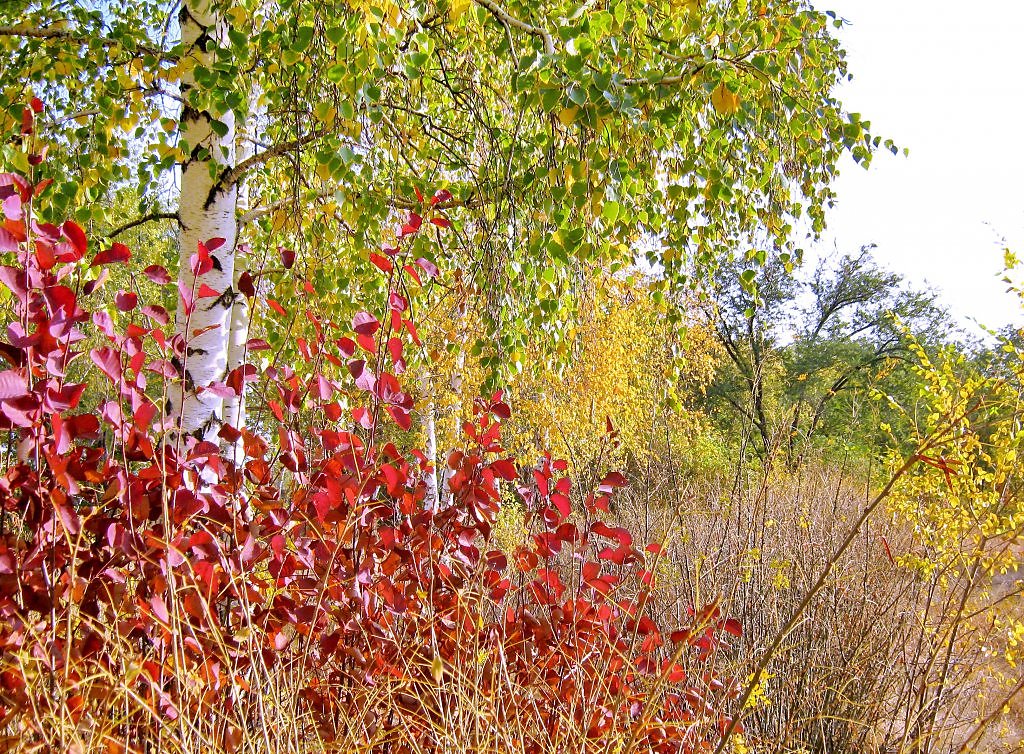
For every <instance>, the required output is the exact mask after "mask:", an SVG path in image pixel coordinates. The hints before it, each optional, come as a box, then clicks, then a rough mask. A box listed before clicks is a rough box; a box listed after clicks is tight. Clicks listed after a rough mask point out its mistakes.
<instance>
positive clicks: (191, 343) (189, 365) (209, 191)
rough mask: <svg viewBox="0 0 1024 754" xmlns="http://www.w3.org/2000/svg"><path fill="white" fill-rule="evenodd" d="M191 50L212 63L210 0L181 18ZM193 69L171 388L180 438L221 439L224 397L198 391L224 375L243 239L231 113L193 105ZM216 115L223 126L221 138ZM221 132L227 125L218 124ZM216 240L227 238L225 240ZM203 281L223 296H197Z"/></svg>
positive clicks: (187, 100)
mask: <svg viewBox="0 0 1024 754" xmlns="http://www.w3.org/2000/svg"><path fill="white" fill-rule="evenodd" d="M179 18H180V22H181V38H182V42H183V44H184V48H185V50H186V55H187V56H188V57H190V58H192V59H194V61H195V65H196V66H203V67H210V66H211V65H212V63H213V62H214V52H215V49H216V47H217V46H218V43H221V42H223V40H224V37H225V35H226V26H225V24H224V21H223V19H222V18H220V17H219V15H218V14H217V13H215V12H214V11H213V9H212V7H211V3H210V2H209V1H208V0H194V1H193V2H186V3H185V4H184V5H183V6H182V8H181V12H180V15H179ZM192 70H193V67H187V68H186V72H185V73H184V74H183V75H182V80H181V95H182V99H183V101H184V104H183V106H182V113H181V137H182V142H183V145H184V147H185V148H186V150H187V155H188V156H187V157H186V158H185V161H184V162H183V163H182V165H181V197H180V199H179V217H180V220H181V234H180V236H179V252H180V256H181V264H180V270H179V274H178V281H179V285H180V287H181V290H182V292H183V294H182V300H180V301H179V305H178V312H177V316H176V320H175V331H176V333H177V334H178V335H179V336H181V340H182V342H183V347H182V354H181V357H180V359H181V370H182V382H181V386H180V388H178V387H176V388H174V389H172V391H171V396H170V400H171V410H172V412H173V413H172V415H173V416H175V417H177V421H178V423H179V431H180V433H181V434H182V435H186V434H188V435H193V436H195V437H198V438H202V439H207V440H212V441H216V437H217V432H218V431H219V429H220V424H221V421H222V420H223V414H222V411H223V399H222V398H220V397H218V396H217V394H216V393H214V392H211V391H206V392H198V389H200V388H203V387H206V386H208V385H209V384H210V383H212V382H216V381H220V380H223V379H224V377H225V374H226V367H227V357H228V337H229V317H230V313H231V308H232V303H233V298H234V295H233V291H234V288H233V287H232V286H233V283H234V261H235V246H236V243H237V240H238V219H237V214H236V198H237V190H236V187H235V185H234V184H233V183H232V184H231V185H227V186H222V185H221V184H220V182H219V180H218V177H219V176H220V175H221V174H223V172H224V171H225V169H230V168H231V167H233V166H234V157H235V155H234V153H235V142H234V137H235V135H234V130H235V118H234V113H232V112H231V111H230V110H229V111H227V112H225V113H223V114H214V113H211V112H210V111H208V110H205V109H199V108H197V107H196V106H195V104H193V103H194V101H195V100H193V99H192V97H194V95H195V94H196V92H195V89H196V81H195V76H194V74H193V73H192ZM214 119H216V120H218V121H220V123H222V124H223V125H224V126H226V132H223V133H222V135H218V134H217V133H216V132H215V131H214V130H213V127H212V124H213V121H214ZM221 130H222V131H224V129H223V128H222V129H221ZM213 239H223V241H222V242H220V245H217V242H216V241H214V242H213V243H211V241H213ZM201 243H202V244H209V245H211V246H215V247H216V248H213V249H211V253H210V257H211V259H210V261H211V262H212V268H210V269H208V270H204V269H202V268H199V271H200V274H199V275H198V276H196V275H195V274H194V273H193V270H194V269H196V268H195V266H194V265H195V262H194V260H195V259H196V254H197V250H198V248H199V244H201ZM203 286H208V287H209V288H210V289H212V290H213V291H216V292H217V294H218V295H216V296H212V295H204V296H203V297H200V292H201V290H202V289H203Z"/></svg>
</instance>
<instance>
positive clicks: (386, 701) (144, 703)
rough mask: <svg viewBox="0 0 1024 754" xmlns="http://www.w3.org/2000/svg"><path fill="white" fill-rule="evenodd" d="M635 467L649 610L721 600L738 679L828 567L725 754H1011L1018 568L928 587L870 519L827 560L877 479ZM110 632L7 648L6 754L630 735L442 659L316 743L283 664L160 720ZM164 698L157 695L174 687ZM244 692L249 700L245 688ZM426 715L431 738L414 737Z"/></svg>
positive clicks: (420, 747) (511, 742)
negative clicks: (654, 599) (663, 542)
mask: <svg viewBox="0 0 1024 754" xmlns="http://www.w3.org/2000/svg"><path fill="white" fill-rule="evenodd" d="M638 476H640V477H641V478H638V479H636V480H635V482H634V484H633V485H632V486H631V488H630V491H629V492H628V493H627V494H626V495H624V496H623V497H622V498H621V499H620V501H619V507H618V508H617V511H616V515H617V516H618V518H619V519H621V520H622V522H623V523H628V524H630V525H631V526H633V528H634V529H636V530H637V531H638V533H639V534H640V535H641V536H643V537H646V538H647V539H650V540H658V539H659V538H662V537H663V536H666V535H667V542H668V543H669V556H668V557H667V558H665V559H663V560H662V561H661V562H660V566H659V573H658V579H659V585H660V586H659V589H658V597H659V608H658V609H659V611H660V612H661V616H662V618H663V619H664V622H665V623H666V624H672V623H685V622H686V620H687V610H688V608H690V607H691V606H694V605H701V604H704V603H705V602H707V601H708V600H710V599H712V598H716V597H721V598H722V599H723V606H724V609H725V612H726V613H727V614H730V615H732V616H734V617H736V618H738V619H739V620H740V621H741V623H742V626H743V638H742V642H741V643H740V644H739V646H736V647H733V648H732V649H731V650H730V654H729V656H728V658H727V662H728V670H729V672H730V673H731V674H732V675H733V677H735V678H736V679H737V681H738V682H739V683H740V684H741V685H742V683H743V682H744V681H745V680H746V681H749V679H750V677H751V673H752V672H753V669H754V667H755V666H756V664H757V663H758V661H759V660H760V658H762V657H763V655H764V653H765V650H766V648H767V647H769V645H771V643H772V641H773V639H774V638H775V637H776V636H777V635H778V634H779V631H780V629H781V628H782V627H783V626H785V625H786V623H787V620H788V619H789V618H790V617H791V616H792V615H793V614H794V612H795V611H797V610H799V609H800V606H801V603H802V601H803V600H804V597H805V596H806V595H807V593H808V590H810V589H812V587H813V585H814V584H815V581H816V579H817V578H818V577H819V575H820V574H821V573H822V572H823V570H824V569H825V568H826V567H827V566H828V565H829V564H830V562H834V567H833V568H832V574H831V576H830V577H829V578H828V579H827V580H826V581H825V583H824V586H823V588H822V589H821V590H820V591H819V592H818V593H817V595H816V597H815V598H814V599H813V600H811V601H810V602H809V603H808V604H807V606H806V608H805V609H803V610H802V614H801V615H800V617H799V620H798V621H797V622H796V623H795V625H794V626H793V628H792V630H790V631H789V632H788V634H787V635H786V636H785V637H784V641H783V642H782V643H781V644H780V645H779V650H778V651H777V652H776V653H775V654H774V656H773V658H772V659H771V661H770V662H769V663H768V664H767V666H766V672H765V675H764V676H763V678H762V679H761V682H760V684H758V686H757V688H756V689H755V690H754V691H753V693H752V694H751V695H750V700H749V702H748V705H747V709H746V711H745V718H744V727H745V731H744V733H743V735H742V737H739V738H737V739H736V740H735V741H734V742H733V743H730V744H729V745H728V746H727V748H726V749H725V750H726V751H729V750H733V749H735V750H736V751H742V750H748V751H757V752H766V753H767V752H779V753H780V754H781V753H782V752H794V753H795V752H837V753H846V752H849V753H852V752H869V753H870V752H876V753H878V754H882V753H883V752H884V753H886V754H889V753H896V752H898V753H899V754H940V753H943V752H951V753H952V752H960V751H964V752H967V751H976V752H992V753H993V754H997V753H1001V752H1006V753H1007V754H1008V753H1009V752H1014V751H1020V750H1021V748H1020V741H1021V732H1022V731H1024V714H1022V712H1024V694H1019V693H1018V694H1016V696H1014V689H1016V690H1017V691H1019V690H1020V688H1019V684H1018V685H1015V684H1017V682H1018V680H1019V669H1014V668H1011V667H1009V666H1008V665H1007V664H1006V662H1005V660H1004V659H1002V656H1001V655H1002V653H1003V652H1004V650H1005V637H1004V633H1005V632H1003V631H1002V628H1001V624H1000V620H999V619H998V616H999V615H1005V614H1011V615H1014V614H1015V615H1017V616H1021V614H1022V612H1021V604H1020V593H1019V589H1020V584H1019V582H1018V581H1017V580H1016V577H1015V574H1009V575H1000V576H996V577H995V578H993V576H992V575H990V574H984V573H980V572H978V570H977V569H972V567H971V563H972V559H971V558H970V557H969V556H970V555H971V553H970V552H967V551H965V557H964V558H963V559H962V560H961V562H960V565H959V566H957V567H954V568H951V569H948V570H946V571H944V572H941V573H936V574H933V575H931V576H929V577H924V576H922V575H920V574H918V573H915V572H913V571H911V570H909V569H907V568H904V567H901V566H900V565H898V562H897V561H898V560H899V557H900V555H901V554H902V553H906V552H909V551H912V550H913V548H915V547H916V543H915V539H914V537H913V536H912V534H911V533H910V532H908V531H907V530H906V529H905V528H902V527H900V526H898V525H896V524H895V523H893V522H891V521H887V520H885V515H884V512H883V511H881V510H880V511H879V515H878V516H877V518H874V519H869V521H868V523H867V525H866V526H865V527H864V528H863V530H862V531H861V532H860V533H859V535H858V536H857V538H856V539H855V541H854V543H853V545H852V546H851V547H849V548H848V549H847V550H846V551H845V552H844V553H843V554H842V555H841V556H839V557H838V558H836V557H835V554H836V551H837V548H838V547H839V546H840V543H841V542H842V541H843V539H844V538H845V537H846V535H847V534H848V532H849V531H850V528H851V525H852V523H853V522H854V521H855V519H856V518H857V517H858V515H859V514H860V512H861V511H862V510H863V508H864V506H865V505H867V503H868V500H869V494H870V491H871V490H872V489H874V488H877V486H878V485H877V483H876V482H875V480H872V479H871V475H870V474H869V473H868V472H867V471H866V470H864V469H860V470H858V471H857V473H845V472H844V471H843V470H841V469H834V468H833V469H828V468H824V467H820V468H812V467H808V468H805V470H804V471H802V472H800V473H799V474H797V475H793V476H790V475H779V476H769V477H767V478H765V477H759V476H751V478H749V479H741V480H740V481H739V482H734V483H727V482H725V481H721V482H719V483H709V482H702V483H701V484H700V486H696V485H694V486H690V487H686V486H683V487H673V486H672V484H671V481H670V480H671V475H666V474H654V473H652V474H650V475H649V476H647V477H646V478H643V475H639V474H638ZM670 493H676V494H670ZM45 628H46V627H45V626H41V627H40V630H45ZM92 628H93V630H96V631H104V630H106V636H107V638H108V639H113V638H116V636H117V635H118V634H117V632H116V631H114V630H112V629H111V627H110V626H106V627H105V626H102V625H96V626H93V627H92ZM123 641H124V642H126V645H125V652H124V661H123V662H120V663H119V662H118V661H117V654H116V653H115V654H114V655H113V657H112V660H111V662H110V663H108V664H107V665H106V666H105V667H96V666H89V665H86V666H83V667H82V668H79V669H72V670H65V671H64V673H63V676H62V677H55V676H54V675H53V674H51V673H48V672H47V671H46V668H47V667H48V666H49V662H48V658H46V657H39V656H29V655H27V654H13V655H8V661H9V662H11V663H13V664H15V665H16V666H17V670H18V672H19V673H20V674H22V675H23V676H24V677H25V678H26V679H27V681H28V683H29V684H34V685H35V687H36V688H35V689H34V690H35V692H36V693H32V694H30V695H29V697H30V698H32V699H35V700H40V701H39V702H38V703H39V705H40V706H38V707H37V708H35V709H32V710H31V711H30V714H29V719H31V720H33V721H34V724H33V725H32V726H31V728H32V731H34V732H32V733H30V732H29V731H28V729H27V728H26V729H17V728H14V727H12V726H13V723H11V722H10V721H8V724H7V725H6V729H5V730H4V733H5V737H4V738H2V739H0V751H10V752H15V751H17V752H75V754H92V753H93V752H97V753H99V752H103V753H104V754H107V753H113V752H125V751H136V752H139V753H140V754H141V753H142V752H147V753H148V752H166V753H167V754H219V752H252V753H253V754H256V752H260V753H264V752H265V753H267V754H270V753H276V752H298V753H300V754H319V753H320V752H371V751H373V752H383V751H400V750H402V751H408V752H417V753H418V752H427V751H444V752H452V753H453V754H455V753H461V752H482V751H488V752H521V751H524V747H525V745H526V743H527V742H533V745H534V746H535V750H536V751H538V752H539V751H544V752H564V751H573V752H576V751H581V752H582V751H587V752H590V751H593V752H595V753H596V752H626V751H629V750H631V748H632V747H631V738H630V735H629V731H628V730H625V729H619V728H613V729H612V731H611V732H610V733H608V734H607V735H605V736H603V737H602V738H599V739H596V740H595V739H592V738H588V736H587V731H586V730H585V729H584V727H581V725H580V724H579V723H578V722H576V721H574V719H573V718H572V717H571V716H570V717H566V718H565V719H564V720H563V721H562V722H561V724H559V725H557V726H555V728H554V729H552V730H548V731H546V732H544V731H538V730H537V727H536V725H534V723H533V722H532V721H533V720H535V719H539V718H541V717H542V715H541V714H540V710H534V709H531V705H535V704H536V703H537V702H536V701H535V700H536V699H537V694H536V693H535V689H532V688H529V687H523V686H521V685H520V686H517V685H515V684H513V683H512V681H511V680H508V679H501V678H491V679H489V683H488V684H486V685H489V686H490V687H491V688H492V689H493V688H497V689H498V690H497V692H494V691H492V692H490V693H486V694H485V693H482V692H481V691H480V689H481V687H482V685H483V684H481V679H480V678H479V677H478V674H477V673H476V670H475V668H474V667H473V665H472V664H470V665H468V666H467V667H462V668H445V669H444V670H443V673H442V675H441V677H440V679H439V681H438V680H435V676H436V669H435V668H431V667H429V666H428V663H426V661H425V660H424V661H420V662H419V665H418V666H416V662H417V661H410V663H411V665H410V667H409V668H407V673H406V677H405V679H404V680H400V681H399V680H396V681H394V682H392V683H378V684H376V685H368V684H367V685H363V686H357V687H350V689H349V692H348V693H352V694H358V695H360V696H361V701H360V703H359V704H358V705H347V706H348V707H349V708H353V707H358V708H359V709H362V710H365V713H364V714H363V716H362V717H361V718H359V719H343V718H338V717H335V718H333V719H332V720H331V721H330V728H331V730H330V733H331V735H330V740H331V742H330V743H326V742H325V739H324V738H323V737H321V733H322V732H323V731H324V717H323V715H322V714H321V715H317V714H315V713H316V712H317V710H315V709H311V707H310V705H309V704H308V703H307V701H306V700H305V699H304V698H303V696H302V694H301V691H300V689H303V688H308V678H307V677H304V676H303V671H302V669H301V667H299V666H297V665H293V666H289V665H280V664H279V665H277V666H275V667H273V668H268V667H267V666H266V665H262V664H261V663H255V664H250V663H248V662H247V663H245V664H246V666H247V667H249V668H250V670H249V671H247V673H246V675H245V677H237V678H233V680H231V681H230V683H229V684H228V686H227V687H226V688H222V689H220V691H219V693H224V694H228V695H229V696H230V695H232V694H234V695H235V696H236V698H237V700H238V703H237V705H235V706H233V707H232V706H231V705H229V706H228V707H227V708H225V707H223V706H222V705H219V706H217V707H214V706H213V705H206V704H204V703H203V695H204V694H205V693H209V686H208V684H206V683H204V682H203V679H201V678H194V679H189V678H185V679H174V689H173V695H174V696H175V699H176V701H177V702H178V704H177V705H176V707H177V708H178V709H180V710H182V712H181V713H180V714H179V715H178V716H177V717H176V718H173V719H172V718H169V717H168V716H167V715H166V714H162V713H161V712H159V711H157V709H155V708H154V704H153V701H152V700H150V699H144V698H142V697H141V696H139V694H138V691H137V689H138V684H136V683H134V682H133V681H134V680H135V679H136V678H137V677H138V676H139V674H140V673H145V672H147V671H146V669H145V668H139V667H135V666H133V665H132V661H131V660H130V659H129V658H132V657H137V656H138V653H137V652H136V651H132V648H131V647H130V646H128V645H127V642H128V641H129V640H128V639H124V640H123ZM58 650H59V648H57V647H54V648H53V651H58ZM86 667H88V671H87V672H85V668H86ZM252 668H262V670H260V671H254V670H252ZM79 670H81V671H83V672H81V673H80V672H78V671H79ZM225 675H226V677H228V678H232V674H231V673H230V672H228V673H226V674H225ZM165 688H166V690H167V693H168V694H169V695H170V694H171V685H170V682H168V683H167V684H166V685H165ZM250 690H257V691H260V692H261V693H242V692H243V691H245V692H248V691H250ZM79 697H80V698H82V699H88V700H92V701H102V704H100V705H95V704H90V705H82V707H83V708H85V709H90V710H91V709H96V708H102V709H104V710H105V711H106V714H104V715H102V716H96V715H95V714H94V713H87V714H84V715H83V714H79V713H78V706H79V705H78V703H77V701H76V700H77V699H78V698H79ZM1008 697H1009V702H1008V705H1007V704H1005V700H1006V699H1007V698H1008ZM1004 706H1007V707H1008V710H1009V711H1004ZM215 708H216V709H217V710H218V711H217V712H216V713H214V712H212V711H211V710H213V709H215ZM190 709H192V710H200V712H198V713H188V712H186V711H185V710H190ZM225 709H227V710H228V711H227V712H225ZM202 710H205V712H204V711H202ZM11 719H12V720H13V719H17V717H16V716H13V717H12V718H11ZM427 719H429V721H430V729H431V735H430V737H429V739H423V738H422V737H421V738H417V735H421V734H417V733H416V731H422V730H423V729H424V725H423V723H424V722H425V720H427ZM125 742H128V743H129V745H128V746H127V747H126V746H125V745H124V744H125Z"/></svg>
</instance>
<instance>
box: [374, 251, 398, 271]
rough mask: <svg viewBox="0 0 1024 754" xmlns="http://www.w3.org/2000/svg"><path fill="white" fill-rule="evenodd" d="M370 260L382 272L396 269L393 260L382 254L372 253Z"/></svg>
mask: <svg viewBox="0 0 1024 754" xmlns="http://www.w3.org/2000/svg"><path fill="white" fill-rule="evenodd" d="M370 261H371V262H373V263H374V264H375V265H376V266H377V268H378V269H379V270H380V271H381V272H391V270H392V269H394V265H393V264H391V260H390V259H388V258H387V257H382V256H381V255H380V254H374V253H372V252H371V253H370Z"/></svg>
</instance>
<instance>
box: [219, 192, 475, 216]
mask: <svg viewBox="0 0 1024 754" xmlns="http://www.w3.org/2000/svg"><path fill="white" fill-rule="evenodd" d="M336 190H337V189H336V188H329V189H324V190H323V191H320V192H318V193H316V194H314V195H313V196H311V197H306V198H307V199H326V198H327V197H329V196H332V195H333V194H334V192H335V191H336ZM353 198H355V199H361V198H363V194H362V193H357V194H355V195H353ZM381 200H382V201H384V202H385V203H386V204H388V205H389V206H391V207H393V208H395V209H401V210H410V211H414V210H419V209H423V208H424V203H423V202H421V201H419V200H418V199H405V198H403V197H400V196H399V197H390V198H384V197H381ZM294 202H295V199H294V198H292V197H290V196H289V197H286V198H284V199H278V200H277V201H276V202H271V203H270V204H267V205H265V206H263V207H257V208H256V209H252V210H249V211H248V212H246V213H245V214H243V215H242V216H241V217H240V218H238V224H239V225H248V224H249V223H251V222H255V221H256V220H259V219H260V218H261V217H266V216H267V215H269V214H271V213H272V212H276V211H277V210H279V209H283V208H284V207H287V206H289V205H291V204H293V203H294ZM487 203H488V200H486V199H484V198H483V197H479V196H470V197H469V198H467V199H449V200H448V201H446V202H438V203H437V204H434V205H429V203H428V205H427V206H430V207H431V209H439V210H446V209H454V208H456V207H466V208H468V209H474V208H476V207H482V206H483V205H485V204H487Z"/></svg>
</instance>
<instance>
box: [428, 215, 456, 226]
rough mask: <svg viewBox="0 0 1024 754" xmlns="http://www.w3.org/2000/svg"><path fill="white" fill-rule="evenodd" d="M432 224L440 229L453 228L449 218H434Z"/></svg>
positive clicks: (431, 219)
mask: <svg viewBox="0 0 1024 754" xmlns="http://www.w3.org/2000/svg"><path fill="white" fill-rule="evenodd" d="M430 222H432V223H433V224H434V225H436V226H437V227H439V228H450V227H452V221H451V220H449V219H448V218H447V217H432V218H430Z"/></svg>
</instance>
